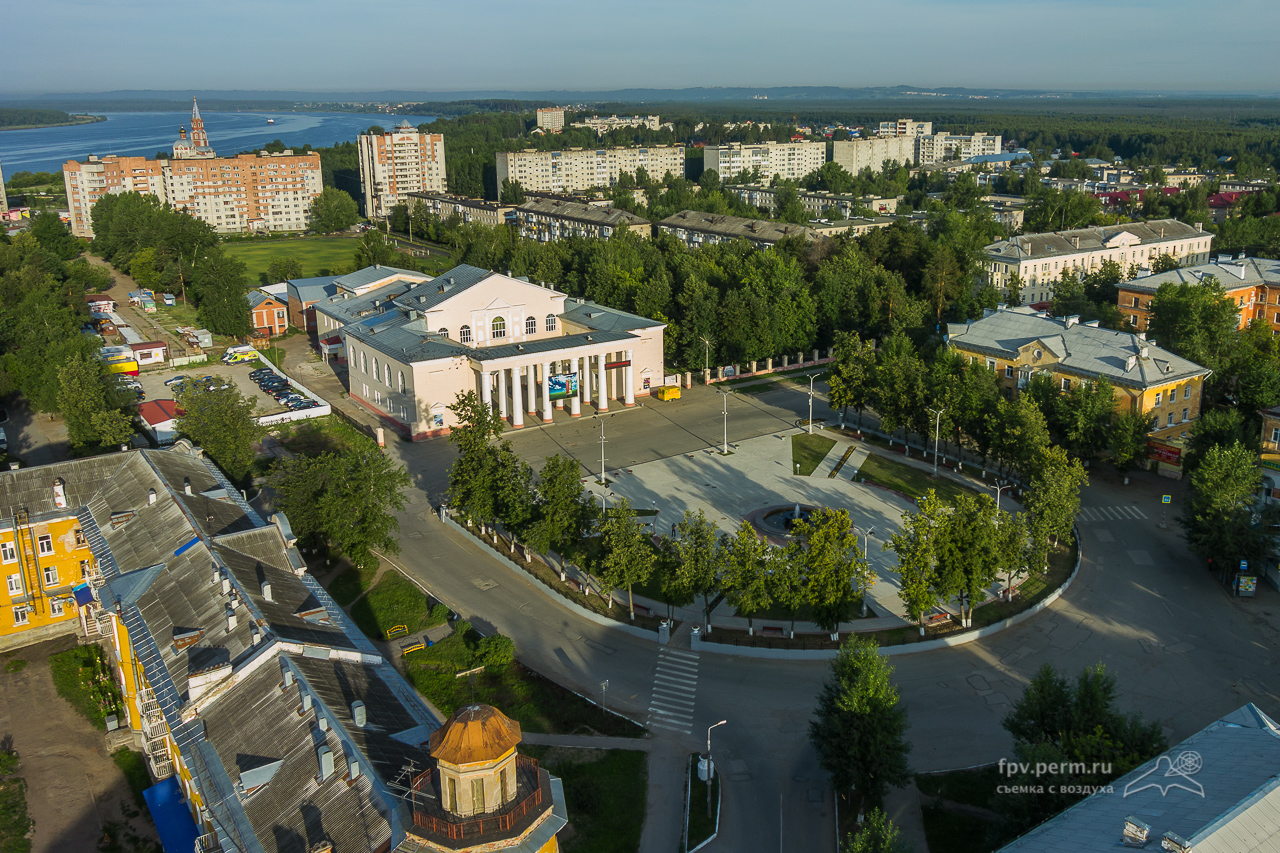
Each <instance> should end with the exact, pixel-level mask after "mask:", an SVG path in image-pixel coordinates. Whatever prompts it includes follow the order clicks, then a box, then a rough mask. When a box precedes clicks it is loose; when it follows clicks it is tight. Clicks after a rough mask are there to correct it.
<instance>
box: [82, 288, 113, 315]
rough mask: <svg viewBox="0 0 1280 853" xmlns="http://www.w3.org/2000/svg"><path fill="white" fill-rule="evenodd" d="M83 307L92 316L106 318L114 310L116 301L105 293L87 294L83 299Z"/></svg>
mask: <svg viewBox="0 0 1280 853" xmlns="http://www.w3.org/2000/svg"><path fill="white" fill-rule="evenodd" d="M84 302H85V306H86V307H88V309H89V313H90V314H93V315H102V316H106V315H107V314H110V313H111V312H112V311H114V310H116V301H115V300H114V299H112V298H111V297H110V296H107V295H106V294H105V293H88V294H85V297H84Z"/></svg>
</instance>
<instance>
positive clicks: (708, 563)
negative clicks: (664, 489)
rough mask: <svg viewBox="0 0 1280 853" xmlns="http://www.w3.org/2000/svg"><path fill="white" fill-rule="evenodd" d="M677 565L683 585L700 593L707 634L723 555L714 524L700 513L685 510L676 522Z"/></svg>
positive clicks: (673, 543) (709, 628) (674, 543)
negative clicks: (713, 593)
mask: <svg viewBox="0 0 1280 853" xmlns="http://www.w3.org/2000/svg"><path fill="white" fill-rule="evenodd" d="M672 545H673V547H674V549H675V555H676V558H677V559H678V560H679V567H678V568H677V569H676V571H677V572H679V574H680V576H681V578H682V579H683V585H684V586H685V587H686V588H687V589H689V590H690V591H691V592H693V593H694V594H695V595H701V596H702V612H703V616H704V618H705V619H706V630H707V633H710V632H711V594H712V592H714V591H715V590H716V589H717V588H718V585H719V582H720V569H721V566H722V564H723V557H724V554H723V553H722V552H721V550H720V546H719V542H718V537H717V536H716V527H715V525H714V524H712V523H711V522H710V521H707V517H706V515H705V514H703V512H702V510H698V511H697V512H696V513H695V512H692V511H690V510H686V511H685V514H684V517H683V518H682V519H680V521H678V522H677V523H676V535H675V537H674V538H673V540H672Z"/></svg>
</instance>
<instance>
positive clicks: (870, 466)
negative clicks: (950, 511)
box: [856, 453, 975, 503]
mask: <svg viewBox="0 0 1280 853" xmlns="http://www.w3.org/2000/svg"><path fill="white" fill-rule="evenodd" d="M856 477H857V479H859V480H861V479H865V480H866V481H867V482H869V483H876V484H878V485H881V486H884V487H885V488H887V489H893V490H895V491H898V492H902V493H903V494H905V495H908V496H909V497H912V498H916V499H919V498H922V497H924V494H925V492H927V491H929V490H930V489H933V490H934V491H935V492H937V493H938V497H939V498H941V499H942V500H944V501H947V502H948V503H949V502H951V501H953V500H955V499H956V498H957V497H959V496H960V495H962V494H975V492H974V490H973V489H970V488H969V487H967V486H962V485H960V484H959V483H957V482H956V481H955V480H952V479H949V478H947V477H936V478H935V477H933V476H931V475H929V474H928V473H927V472H925V471H921V470H920V469H919V468H913V467H911V466H910V465H904V464H903V463H901V462H899V461H897V460H896V459H888V458H886V457H884V456H880V455H879V454H876V453H872V454H870V455H869V456H867V459H866V461H865V462H863V463H862V467H861V468H859V469H858V473H857V475H856Z"/></svg>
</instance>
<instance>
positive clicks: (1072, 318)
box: [1062, 314, 1080, 329]
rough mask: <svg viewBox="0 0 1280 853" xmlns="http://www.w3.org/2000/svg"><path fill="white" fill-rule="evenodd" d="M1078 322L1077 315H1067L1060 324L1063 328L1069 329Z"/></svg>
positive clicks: (1078, 317)
mask: <svg viewBox="0 0 1280 853" xmlns="http://www.w3.org/2000/svg"><path fill="white" fill-rule="evenodd" d="M1079 322H1080V315H1079V314H1068V315H1067V316H1066V318H1065V319H1064V320H1063V323H1062V324H1063V326H1064V327H1065V328H1068V329H1070V328H1071V327H1072V326H1075V325H1077V324H1078V323H1079Z"/></svg>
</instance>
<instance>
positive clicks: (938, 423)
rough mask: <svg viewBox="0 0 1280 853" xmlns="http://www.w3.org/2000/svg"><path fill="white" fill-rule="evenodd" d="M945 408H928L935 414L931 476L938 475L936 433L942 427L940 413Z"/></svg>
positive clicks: (930, 412)
mask: <svg viewBox="0 0 1280 853" xmlns="http://www.w3.org/2000/svg"><path fill="white" fill-rule="evenodd" d="M945 411H946V409H929V410H928V412H929V414H931V415H935V416H936V420H935V421H934V424H933V476H935V477H936V476H938V433H939V432H940V431H941V429H942V413H943V412H945Z"/></svg>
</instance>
